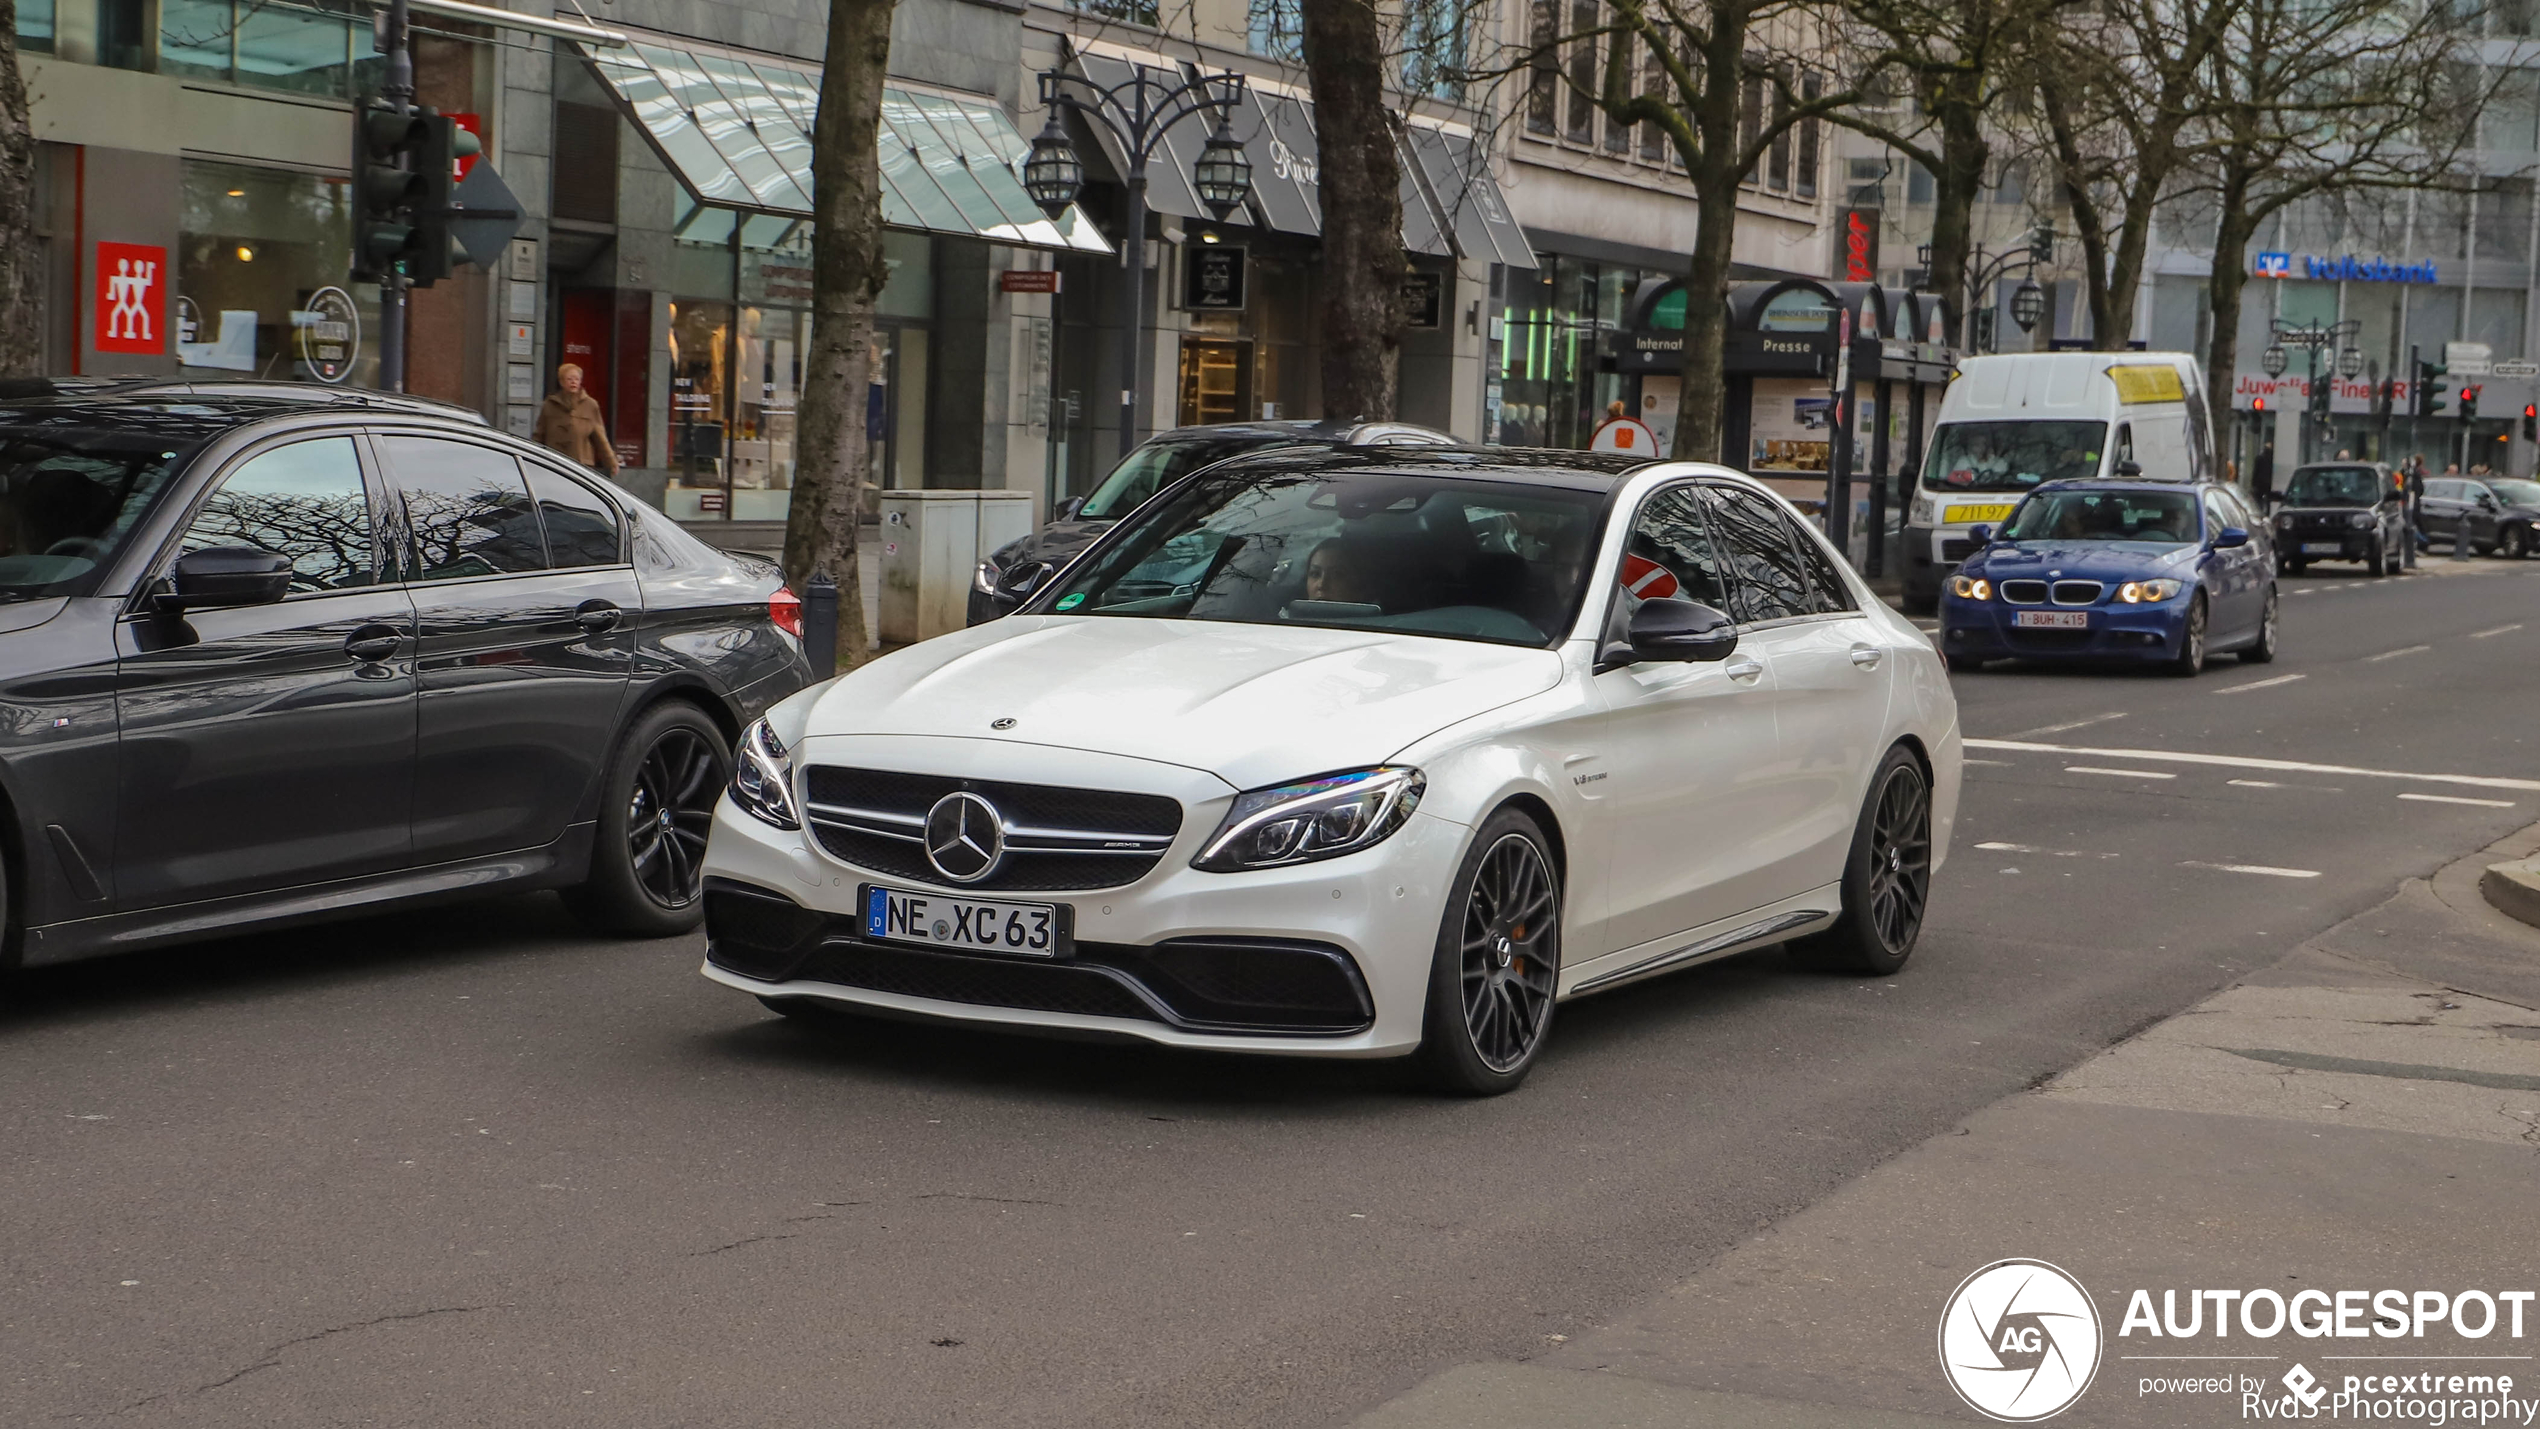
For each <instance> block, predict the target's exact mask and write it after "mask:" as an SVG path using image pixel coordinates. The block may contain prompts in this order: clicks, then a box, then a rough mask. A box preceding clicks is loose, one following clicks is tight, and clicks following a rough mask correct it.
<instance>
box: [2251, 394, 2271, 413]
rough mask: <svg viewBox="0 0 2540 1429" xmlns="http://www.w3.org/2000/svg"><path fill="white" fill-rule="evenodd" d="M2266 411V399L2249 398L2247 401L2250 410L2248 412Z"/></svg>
mask: <svg viewBox="0 0 2540 1429" xmlns="http://www.w3.org/2000/svg"><path fill="white" fill-rule="evenodd" d="M2266 409H2267V399H2266V398H2264V397H2252V398H2250V399H2249V410H2250V411H2252V412H2263V411H2265V410H2266Z"/></svg>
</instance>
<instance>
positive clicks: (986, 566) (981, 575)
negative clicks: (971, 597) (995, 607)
mask: <svg viewBox="0 0 2540 1429" xmlns="http://www.w3.org/2000/svg"><path fill="white" fill-rule="evenodd" d="M970 588H971V589H972V590H975V591H977V592H979V593H980V594H981V595H995V594H996V593H997V568H996V566H995V565H994V564H993V563H991V562H988V561H981V562H980V563H979V569H978V570H976V571H974V572H972V573H971V576H970Z"/></svg>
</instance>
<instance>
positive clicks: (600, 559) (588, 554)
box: [523, 462, 625, 570]
mask: <svg viewBox="0 0 2540 1429" xmlns="http://www.w3.org/2000/svg"><path fill="white" fill-rule="evenodd" d="M523 465H524V467H525V469H526V470H527V471H528V472H529V491H530V494H531V495H532V496H535V497H536V498H537V499H538V520H539V524H540V525H542V526H544V527H545V528H546V532H547V557H548V561H547V563H548V564H549V565H551V566H553V567H555V568H556V569H558V570H562V569H565V568H566V567H569V566H613V565H616V564H617V563H618V562H619V561H621V560H624V559H625V557H624V556H623V555H622V554H620V552H621V549H622V548H621V547H620V545H619V542H618V535H617V510H616V508H615V507H613V506H611V505H610V504H609V502H608V499H607V498H606V497H603V496H602V495H600V494H599V493H598V492H596V491H593V490H592V489H591V488H589V487H587V486H584V485H583V484H582V483H581V482H578V481H575V480H574V479H573V478H572V477H569V476H564V475H562V474H560V473H557V472H552V471H549V470H547V469H546V468H545V467H543V466H540V465H538V464H537V463H535V462H528V463H524V464H523Z"/></svg>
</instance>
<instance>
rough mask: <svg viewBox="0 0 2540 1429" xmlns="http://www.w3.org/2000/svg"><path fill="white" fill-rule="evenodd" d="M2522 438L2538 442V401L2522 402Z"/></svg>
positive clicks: (2539, 437) (2539, 424) (2539, 436)
mask: <svg viewBox="0 0 2540 1429" xmlns="http://www.w3.org/2000/svg"><path fill="white" fill-rule="evenodd" d="M2522 439H2523V440H2524V441H2526V442H2540V402H2525V403H2523V404H2522Z"/></svg>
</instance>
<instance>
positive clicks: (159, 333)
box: [96, 243, 168, 354]
mask: <svg viewBox="0 0 2540 1429" xmlns="http://www.w3.org/2000/svg"><path fill="white" fill-rule="evenodd" d="M167 274H168V250H166V249H164V248H160V247H157V246H156V245H153V244H148V243H100V244H98V245H97V338H96V341H97V350H98V351H99V352H132V353H154V354H155V353H163V352H166V351H167V350H168V334H167V326H168V284H167Z"/></svg>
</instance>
